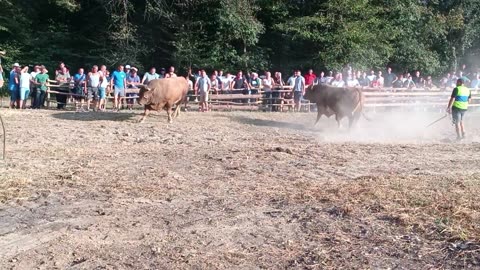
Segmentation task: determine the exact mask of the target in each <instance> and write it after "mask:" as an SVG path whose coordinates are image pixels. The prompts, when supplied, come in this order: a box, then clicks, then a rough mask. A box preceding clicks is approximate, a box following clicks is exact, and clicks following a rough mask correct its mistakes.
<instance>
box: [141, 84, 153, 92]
mask: <svg viewBox="0 0 480 270" xmlns="http://www.w3.org/2000/svg"><path fill="white" fill-rule="evenodd" d="M142 87H143V89H145V91H150V90H152V89H150V88H148V87H147V86H145V85H144V86H142Z"/></svg>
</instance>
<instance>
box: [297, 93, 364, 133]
mask: <svg viewBox="0 0 480 270" xmlns="http://www.w3.org/2000/svg"><path fill="white" fill-rule="evenodd" d="M305 99H307V100H309V101H310V102H312V103H315V104H317V121H315V125H316V124H317V123H318V121H319V120H320V118H321V117H322V115H325V116H327V117H330V116H332V115H334V114H335V120H337V123H338V126H339V127H340V121H341V120H342V119H343V118H344V117H348V120H349V127H350V128H351V127H352V126H354V125H355V124H356V122H357V121H358V119H359V118H360V116H361V115H362V114H363V107H364V103H365V97H364V95H363V93H362V91H361V90H360V89H358V88H344V87H333V86H330V85H326V84H316V85H311V86H309V87H308V89H307V91H306V93H305Z"/></svg>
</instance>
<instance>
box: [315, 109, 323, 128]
mask: <svg viewBox="0 0 480 270" xmlns="http://www.w3.org/2000/svg"><path fill="white" fill-rule="evenodd" d="M320 118H322V110H321V109H320V108H318V109H317V121H315V125H314V126H316V125H317V123H318V121H320Z"/></svg>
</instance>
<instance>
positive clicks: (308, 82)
mask: <svg viewBox="0 0 480 270" xmlns="http://www.w3.org/2000/svg"><path fill="white" fill-rule="evenodd" d="M316 78H317V75H315V74H314V73H313V69H309V70H308V73H307V74H306V75H305V85H306V86H309V85H311V84H313V83H314V82H315V79H316Z"/></svg>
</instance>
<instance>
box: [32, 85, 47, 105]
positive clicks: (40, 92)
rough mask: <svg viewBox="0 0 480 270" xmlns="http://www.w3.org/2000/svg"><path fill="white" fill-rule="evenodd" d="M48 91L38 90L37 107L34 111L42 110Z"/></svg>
mask: <svg viewBox="0 0 480 270" xmlns="http://www.w3.org/2000/svg"><path fill="white" fill-rule="evenodd" d="M46 92H47V91H45V90H40V89H37V93H36V96H35V106H33V108H34V109H40V108H41V107H42V106H43V101H44V100H45V94H46Z"/></svg>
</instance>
